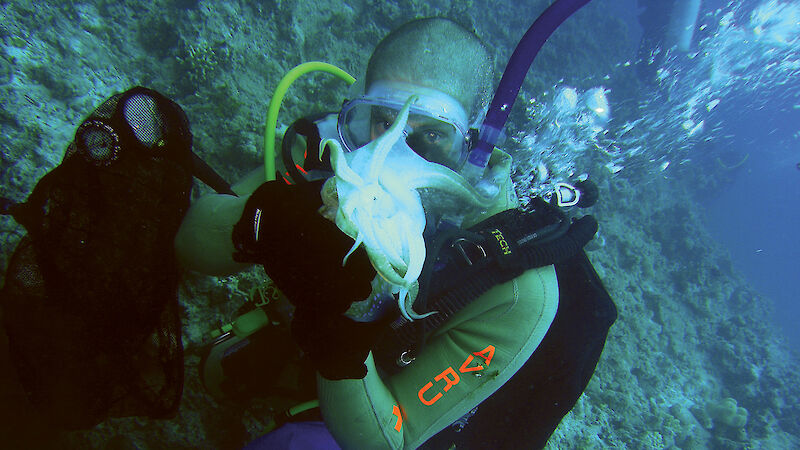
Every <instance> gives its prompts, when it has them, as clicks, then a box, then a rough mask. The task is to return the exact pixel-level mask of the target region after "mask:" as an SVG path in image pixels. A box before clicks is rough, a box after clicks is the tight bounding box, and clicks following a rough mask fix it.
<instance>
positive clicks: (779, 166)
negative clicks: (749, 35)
mask: <svg viewBox="0 0 800 450" xmlns="http://www.w3.org/2000/svg"><path fill="white" fill-rule="evenodd" d="M767 100H771V101H768V103H769V104H772V105H774V106H776V107H772V108H769V107H768V108H762V109H761V110H757V113H756V112H753V110H752V109H747V110H746V111H748V114H745V115H744V116H745V120H742V119H741V118H739V117H738V116H740V114H736V113H734V112H728V114H726V115H725V116H724V117H723V119H724V118H726V117H727V118H729V120H728V121H724V122H722V127H723V129H724V130H725V131H726V132H730V133H733V136H734V139H733V141H732V144H731V145H733V146H735V147H737V149H736V151H735V152H732V153H731V154H729V155H728V158H731V157H732V156H734V158H732V159H735V160H737V161H733V162H738V161H741V159H739V158H743V157H744V156H745V155H748V157H747V160H746V161H745V162H744V164H742V165H741V166H740V167H738V168H736V169H733V170H732V172H733V181H732V182H731V183H730V184H725V185H723V186H722V188H721V189H720V190H719V191H718V192H716V194H715V195H710V196H709V197H708V198H703V199H702V200H701V202H700V203H701V204H702V205H703V206H704V208H705V211H706V220H707V224H708V228H709V231H710V232H711V233H712V235H714V237H715V238H717V239H718V240H719V242H720V243H722V244H723V245H724V246H726V247H727V248H728V249H729V250H730V253H731V257H732V258H733V262H734V265H735V267H736V268H738V269H739V270H741V272H742V273H743V274H744V275H745V276H746V277H747V278H748V280H749V281H750V283H751V284H752V285H753V287H755V288H756V290H758V291H759V292H760V293H762V294H763V295H764V296H766V297H767V299H768V300H771V301H773V302H774V309H775V310H774V313H773V317H772V320H773V321H774V322H775V324H776V325H777V326H779V327H780V328H781V331H782V332H783V334H784V336H785V337H786V338H787V341H788V342H789V343H790V344H791V345H792V346H793V347H794V348H795V349H796V350H797V349H800V328H798V324H800V302H798V300H800V263H799V262H798V261H800V168H798V164H800V152H798V145H799V144H800V143H798V141H797V139H796V138H795V139H793V138H791V135H792V133H795V132H797V129H798V124H800V110H797V109H794V108H793V107H791V106H790V107H789V108H786V107H784V108H781V107H779V105H781V104H784V103H785V99H782V98H780V97H777V96H776V97H774V98H772V99H767ZM734 106H735V105H734ZM740 106H745V105H740ZM784 106H786V105H784ZM787 137H788V140H787ZM728 163H731V161H728ZM711 168H712V169H715V170H716V171H721V170H724V169H722V167H721V166H719V165H717V167H716V168H714V167H713V164H712V167H711ZM754 301H762V300H761V299H754Z"/></svg>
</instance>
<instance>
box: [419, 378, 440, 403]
mask: <svg viewBox="0 0 800 450" xmlns="http://www.w3.org/2000/svg"><path fill="white" fill-rule="evenodd" d="M431 387H433V383H432V382H430V381H428V384H426V385H425V386H422V389H420V390H419V393H418V394H417V395H418V396H419V401H421V402H422V403H424V404H425V405H427V406H431V405H432V404H434V403H436V401H437V400H439V399H440V398H442V393H441V392H439V393H437V394H436V395H434V396H433V398H432V399H430V400H425V397H424V396H423V395H424V394H425V392H427V390H428V389H430V388H431Z"/></svg>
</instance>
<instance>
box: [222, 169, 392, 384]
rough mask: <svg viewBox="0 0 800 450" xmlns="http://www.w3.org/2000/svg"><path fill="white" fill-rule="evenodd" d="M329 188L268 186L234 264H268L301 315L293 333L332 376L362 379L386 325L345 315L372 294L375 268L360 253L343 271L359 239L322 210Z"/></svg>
mask: <svg viewBox="0 0 800 450" xmlns="http://www.w3.org/2000/svg"><path fill="white" fill-rule="evenodd" d="M321 188H322V182H309V183H302V184H298V185H291V186H290V185H287V184H284V183H282V182H277V181H273V182H267V183H264V184H263V185H261V186H260V187H259V188H258V189H257V190H256V191H255V192H254V193H253V194H252V195H251V196H250V198H249V199H248V200H247V204H246V205H245V208H244V212H243V214H242V218H241V220H240V221H239V223H237V224H236V226H235V227H234V230H233V243H234V246H235V248H236V250H237V251H236V253H235V254H234V259H236V260H237V261H241V262H253V263H260V264H263V265H264V270H265V271H266V272H267V274H268V275H269V277H270V278H271V279H272V281H274V282H275V285H276V286H277V287H278V288H279V289H280V290H281V291H282V292H283V294H284V295H286V297H287V298H288V299H289V301H290V302H292V304H294V305H295V306H296V307H297V309H296V310H295V316H294V319H293V320H292V335H293V336H294V338H295V341H296V342H297V343H298V345H299V346H300V348H302V349H303V351H304V352H305V353H306V354H307V355H308V356H309V357H310V359H311V361H312V362H313V364H314V366H315V368H316V369H317V370H318V371H319V372H320V374H322V376H324V377H325V378H328V379H332V380H338V379H343V378H363V377H364V376H365V375H366V373H367V369H366V366H365V365H364V360H365V359H366V358H367V355H368V354H369V351H370V349H371V348H372V345H373V343H374V342H375V340H376V339H377V336H378V332H379V331H380V329H381V328H382V327H383V326H384V325H385V324H384V323H359V322H355V321H353V320H350V319H349V318H347V317H345V316H344V315H342V313H344V312H345V311H347V309H348V308H349V307H350V304H351V303H352V302H354V301H359V300H363V299H365V298H367V296H368V295H369V294H370V293H371V292H372V285H371V282H372V279H373V278H375V275H376V273H375V269H374V268H373V267H372V264H371V263H370V262H369V258H368V256H367V252H366V251H365V250H364V249H363V247H362V248H359V249H358V250H356V251H355V252H353V254H352V255H350V257H349V258H348V260H347V264H346V265H344V266H342V258H344V255H346V254H347V252H348V251H349V250H350V248H351V247H352V246H353V240H352V239H351V238H350V237H348V236H347V235H345V234H344V233H342V232H341V231H340V230H339V229H338V228H337V227H336V225H335V224H334V223H332V222H330V221H329V220H327V219H325V218H324V217H322V216H321V215H320V214H319V213H318V212H317V210H318V209H319V208H320V207H321V206H322V200H321V198H320V189H321Z"/></svg>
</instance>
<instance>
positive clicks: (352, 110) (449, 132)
mask: <svg viewBox="0 0 800 450" xmlns="http://www.w3.org/2000/svg"><path fill="white" fill-rule="evenodd" d="M412 111H413V110H412ZM398 113H399V107H398V108H395V107H391V106H386V105H376V104H372V103H367V102H363V101H360V102H359V101H356V102H353V103H350V104H348V105H345V107H344V108H343V109H342V112H341V113H340V115H339V135H340V137H341V139H342V142H343V143H344V144H345V147H346V149H347V151H353V150H356V149H358V148H361V147H363V146H365V145H367V144H368V143H370V142H371V141H374V140H375V139H377V138H379V137H380V136H381V135H382V134H383V133H385V132H386V131H387V130H388V129H389V127H391V126H392V124H393V123H394V121H395V119H396V118H397V115H398ZM406 130H407V132H408V134H407V138H406V143H407V144H408V146H409V147H410V148H411V149H412V150H414V152H416V153H417V154H419V155H420V156H422V157H423V158H425V159H427V160H428V161H431V162H435V163H438V164H442V165H445V166H447V167H449V168H451V169H454V170H455V169H457V167H458V166H459V165H460V163H461V162H463V159H464V156H465V155H466V137H465V136H464V135H463V133H461V131H459V130H458V128H456V127H455V126H454V125H453V124H451V123H449V122H447V121H445V120H442V119H439V118H434V117H431V116H430V115H426V114H424V113H421V112H411V113H409V116H408V122H407V123H406Z"/></svg>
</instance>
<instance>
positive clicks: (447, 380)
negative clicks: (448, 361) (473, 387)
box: [434, 367, 461, 392]
mask: <svg viewBox="0 0 800 450" xmlns="http://www.w3.org/2000/svg"><path fill="white" fill-rule="evenodd" d="M448 374H449V375H452V376H450V377H448V376H447V375H448ZM434 380H436V381H439V380H444V382H445V383H447V385H446V386H445V387H444V391H445V392H447V391H449V390H450V388H451V387H453V386H455V385H457V384H458V382H459V381H461V379H460V378H459V377H458V374H457V373H456V371H455V370H453V368H452V367H448V368H447V369H445V370H444V372H442V373H440V374H439V375H436V378H434Z"/></svg>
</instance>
